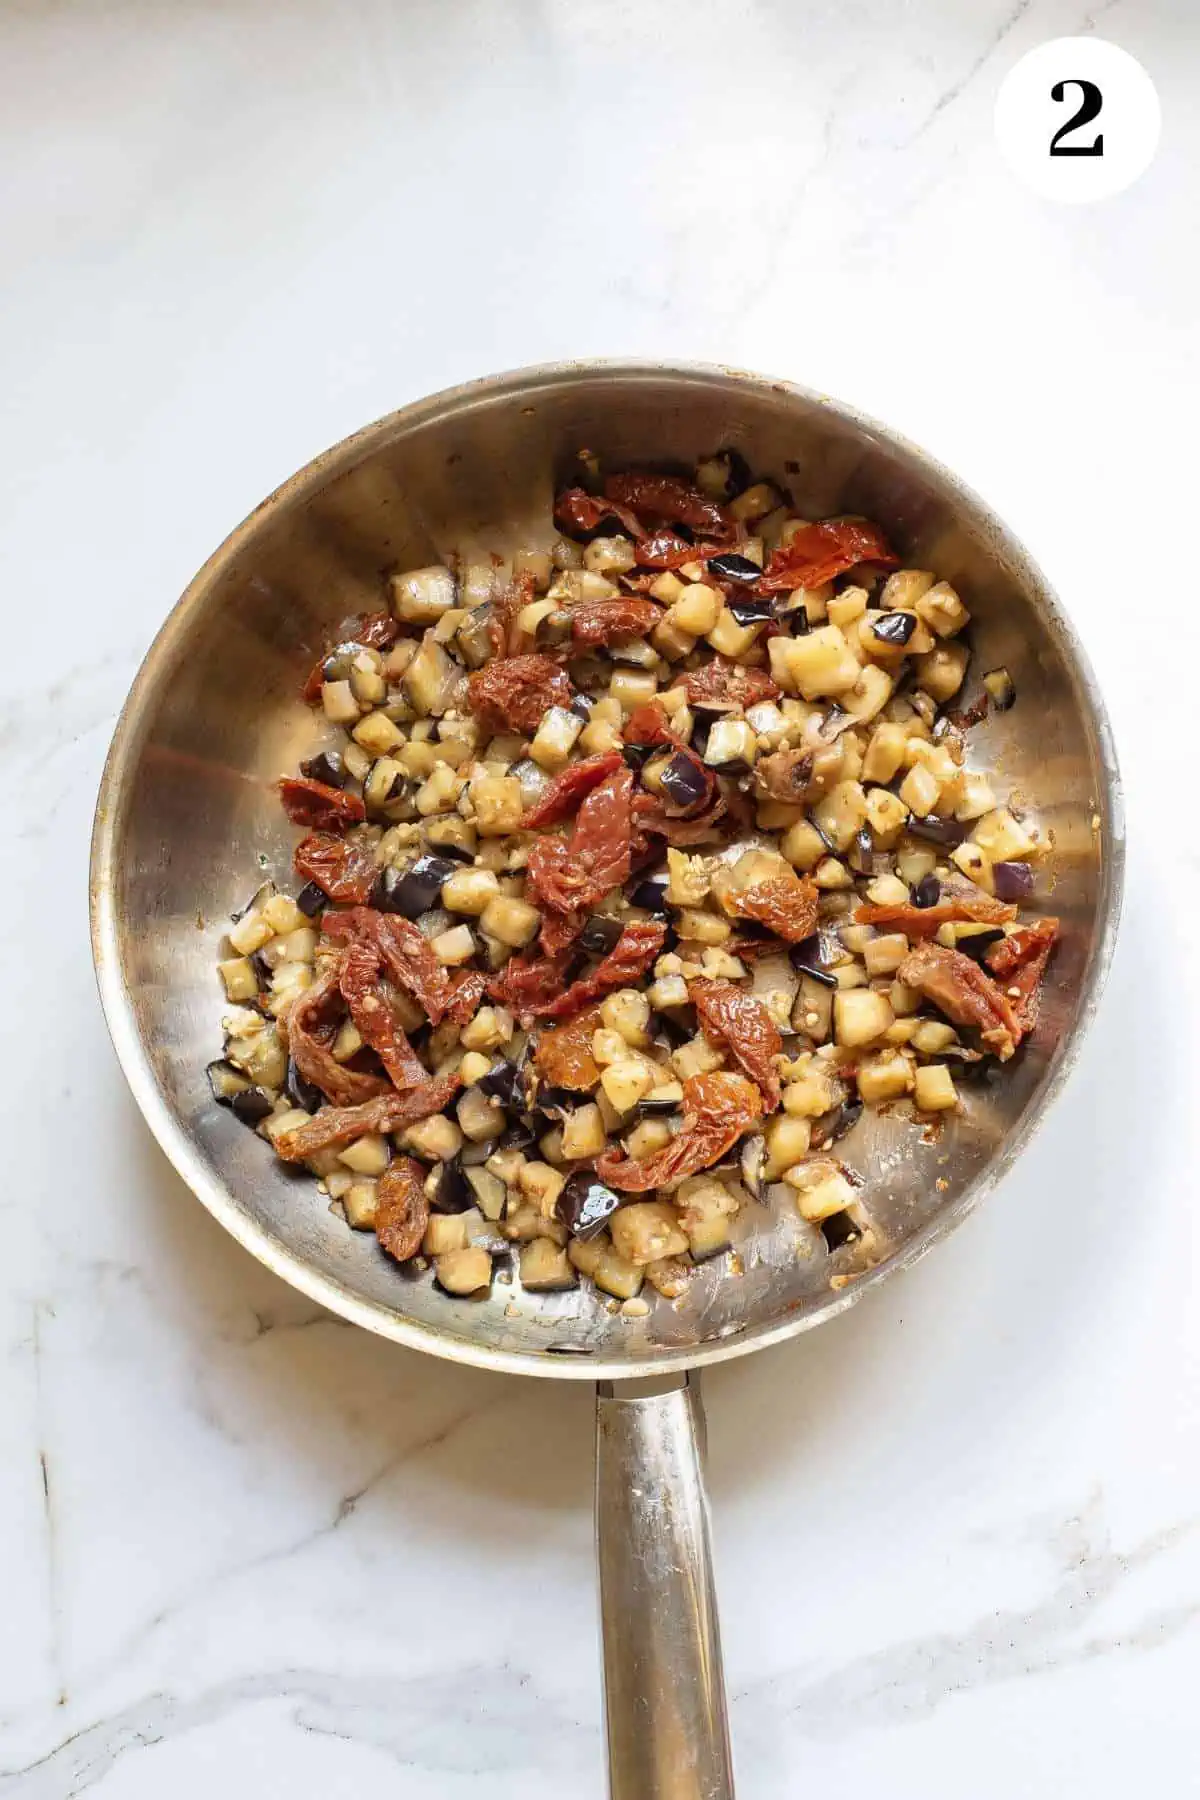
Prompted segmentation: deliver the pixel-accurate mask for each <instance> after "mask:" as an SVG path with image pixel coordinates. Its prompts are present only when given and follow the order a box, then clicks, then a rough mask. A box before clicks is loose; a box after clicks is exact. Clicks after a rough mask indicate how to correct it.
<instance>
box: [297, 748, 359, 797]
mask: <svg viewBox="0 0 1200 1800" xmlns="http://www.w3.org/2000/svg"><path fill="white" fill-rule="evenodd" d="M300 773H301V774H302V775H304V776H307V778H308V780H309V781H323V782H324V783H325V786H326V787H334V788H344V787H345V785H346V783H347V782H348V781H349V779H350V771H349V770H348V769H347V767H346V764H345V762H344V761H343V759H342V753H341V751H340V750H322V751H321V753H320V755H319V756H310V757H309V758H308V760H307V762H302V763H301V764H300Z"/></svg>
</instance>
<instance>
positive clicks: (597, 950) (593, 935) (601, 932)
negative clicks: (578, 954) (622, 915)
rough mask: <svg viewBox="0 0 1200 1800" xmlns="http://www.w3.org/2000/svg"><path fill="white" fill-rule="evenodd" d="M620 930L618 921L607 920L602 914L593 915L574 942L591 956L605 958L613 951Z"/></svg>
mask: <svg viewBox="0 0 1200 1800" xmlns="http://www.w3.org/2000/svg"><path fill="white" fill-rule="evenodd" d="M621 929H622V927H621V921H620V920H619V919H610V918H607V917H606V916H605V915H604V914H603V913H593V914H592V916H591V918H590V919H589V920H588V922H587V924H586V925H585V926H584V928H583V930H582V931H581V932H580V934H579V936H578V938H577V939H576V942H577V943H578V944H579V946H580V948H581V949H583V950H587V951H588V952H589V953H590V954H591V955H592V956H607V955H608V953H609V951H610V950H615V948H616V946H617V941H618V939H619V938H620V936H621Z"/></svg>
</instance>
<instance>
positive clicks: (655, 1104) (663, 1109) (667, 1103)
mask: <svg viewBox="0 0 1200 1800" xmlns="http://www.w3.org/2000/svg"><path fill="white" fill-rule="evenodd" d="M687 1035H688V1037H690V1036H691V1033H690V1032H689V1033H688V1034H687ZM685 1042H686V1039H685ZM682 1105H683V1088H682V1086H681V1085H680V1083H679V1082H678V1081H664V1082H663V1083H662V1085H661V1086H660V1087H656V1088H651V1090H650V1092H649V1093H648V1094H645V1095H643V1097H642V1099H640V1100H639V1101H638V1103H637V1115H638V1117H639V1118H640V1119H657V1118H661V1117H662V1115H663V1114H664V1113H673V1112H678V1111H679V1108H680V1107H681V1106H682Z"/></svg>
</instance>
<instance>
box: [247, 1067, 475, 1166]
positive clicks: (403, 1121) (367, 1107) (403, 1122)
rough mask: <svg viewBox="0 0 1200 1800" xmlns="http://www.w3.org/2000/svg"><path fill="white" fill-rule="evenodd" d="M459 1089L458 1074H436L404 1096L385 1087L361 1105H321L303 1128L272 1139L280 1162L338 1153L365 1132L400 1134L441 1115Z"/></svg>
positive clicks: (303, 1160)
mask: <svg viewBox="0 0 1200 1800" xmlns="http://www.w3.org/2000/svg"><path fill="white" fill-rule="evenodd" d="M461 1086H462V1077H461V1076H460V1075H437V1076H435V1077H434V1078H433V1079H432V1080H431V1081H427V1082H426V1083H425V1085H424V1087H419V1088H410V1089H409V1091H408V1093H406V1094H398V1093H396V1091H395V1089H394V1088H389V1089H388V1091H387V1093H386V1094H380V1095H379V1096H378V1097H377V1098H376V1099H374V1100H366V1101H364V1102H363V1104H362V1105H361V1106H323V1107H322V1108H321V1110H320V1112H319V1113H317V1114H316V1116H315V1117H314V1118H312V1119H310V1120H309V1121H308V1123H307V1125H298V1126H297V1127H296V1129H295V1131H282V1132H280V1134H279V1136H278V1137H277V1138H276V1139H275V1140H274V1143H275V1151H276V1154H277V1155H279V1156H281V1157H282V1158H283V1160H284V1162H305V1161H306V1160H307V1159H308V1158H309V1157H310V1156H316V1155H318V1153H319V1152H320V1151H322V1150H340V1149H341V1148H342V1146H343V1144H353V1143H354V1142H355V1140H356V1139H358V1138H360V1137H365V1136H366V1134H367V1132H369V1131H403V1130H404V1129H405V1127H406V1126H409V1125H415V1124H416V1123H417V1122H418V1120H420V1119H428V1118H429V1117H430V1116H431V1114H433V1113H439V1112H444V1111H445V1109H446V1107H447V1106H449V1104H450V1102H451V1100H453V1098H454V1096H455V1094H457V1092H458V1090H459V1088H461Z"/></svg>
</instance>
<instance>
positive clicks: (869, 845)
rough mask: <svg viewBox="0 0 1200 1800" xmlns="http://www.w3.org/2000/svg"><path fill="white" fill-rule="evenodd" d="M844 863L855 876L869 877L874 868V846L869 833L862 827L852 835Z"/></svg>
mask: <svg viewBox="0 0 1200 1800" xmlns="http://www.w3.org/2000/svg"><path fill="white" fill-rule="evenodd" d="M846 861H847V862H848V863H849V864H850V867H851V868H852V869H853V870H854V873H855V874H856V875H870V874H871V872H872V870H873V869H874V867H875V844H874V840H873V838H872V837H871V833H870V831H869V830H868V829H867V827H866V826H865V825H864V826H863V827H862V828H861V830H859V831H856V832H855V834H854V841H853V843H852V844H851V845H850V849H849V851H848V853H847V856H846Z"/></svg>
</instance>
